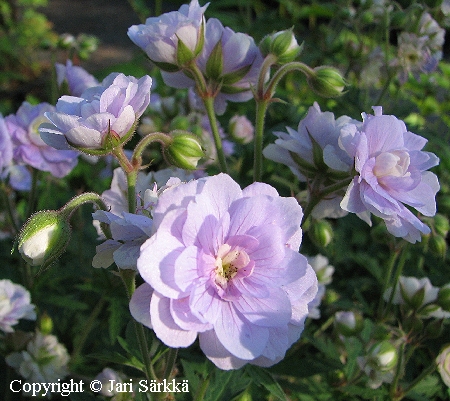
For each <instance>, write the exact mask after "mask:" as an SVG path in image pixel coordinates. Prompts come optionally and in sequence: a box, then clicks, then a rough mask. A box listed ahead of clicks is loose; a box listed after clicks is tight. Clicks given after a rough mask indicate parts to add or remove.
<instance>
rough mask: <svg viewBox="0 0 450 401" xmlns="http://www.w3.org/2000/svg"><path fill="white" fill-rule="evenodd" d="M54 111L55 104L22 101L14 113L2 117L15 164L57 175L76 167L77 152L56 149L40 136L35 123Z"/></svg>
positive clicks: (63, 174) (59, 176)
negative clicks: (11, 146) (9, 137)
mask: <svg viewBox="0 0 450 401" xmlns="http://www.w3.org/2000/svg"><path fill="white" fill-rule="evenodd" d="M54 110H55V107H54V106H52V105H50V104H48V103H39V104H37V105H32V104H30V103H28V102H23V103H22V105H21V106H20V107H19V109H18V110H17V113H16V114H10V115H9V116H6V117H5V124H6V128H7V130H8V132H9V134H10V136H11V139H12V144H13V160H14V162H15V164H16V165H29V166H32V167H34V168H35V169H37V170H41V171H48V172H50V173H51V174H52V175H53V176H54V177H58V178H61V177H64V176H66V175H67V174H69V173H70V172H71V171H72V169H73V168H74V167H75V166H76V164H77V162H78V160H77V159H78V155H79V153H78V152H75V151H74V150H56V149H54V148H52V147H51V146H48V145H47V144H46V143H45V142H44V141H43V140H42V139H41V137H40V135H39V131H38V128H39V125H40V124H41V123H42V122H44V121H47V120H46V118H45V117H44V114H45V113H46V112H53V111H54Z"/></svg>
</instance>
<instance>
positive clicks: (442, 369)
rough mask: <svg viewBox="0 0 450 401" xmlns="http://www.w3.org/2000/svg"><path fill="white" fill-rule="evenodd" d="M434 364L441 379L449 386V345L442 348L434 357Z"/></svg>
mask: <svg viewBox="0 0 450 401" xmlns="http://www.w3.org/2000/svg"><path fill="white" fill-rule="evenodd" d="M436 364H437V369H438V372H439V374H440V375H441V378H442V381H443V382H444V383H445V384H446V385H447V387H449V388H450V345H447V346H446V347H445V348H443V349H442V351H441V353H440V354H439V355H438V356H437V358H436Z"/></svg>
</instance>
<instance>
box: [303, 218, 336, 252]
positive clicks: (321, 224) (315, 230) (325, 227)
mask: <svg viewBox="0 0 450 401" xmlns="http://www.w3.org/2000/svg"><path fill="white" fill-rule="evenodd" d="M308 235H309V237H310V238H311V241H312V242H314V244H316V245H317V246H320V247H326V246H328V244H329V243H330V242H331V240H332V239H333V228H332V227H331V224H330V223H329V222H328V221H327V220H316V221H314V222H312V224H311V228H310V229H309V231H308Z"/></svg>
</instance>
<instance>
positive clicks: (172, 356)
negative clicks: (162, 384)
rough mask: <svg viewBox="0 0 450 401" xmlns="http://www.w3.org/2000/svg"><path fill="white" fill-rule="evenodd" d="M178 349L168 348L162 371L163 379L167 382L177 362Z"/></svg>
mask: <svg viewBox="0 0 450 401" xmlns="http://www.w3.org/2000/svg"><path fill="white" fill-rule="evenodd" d="M177 355H178V348H169V353H168V354H167V360H166V367H165V369H164V379H166V380H168V379H169V378H170V375H171V374H172V371H173V367H174V366H175V362H176V360H177Z"/></svg>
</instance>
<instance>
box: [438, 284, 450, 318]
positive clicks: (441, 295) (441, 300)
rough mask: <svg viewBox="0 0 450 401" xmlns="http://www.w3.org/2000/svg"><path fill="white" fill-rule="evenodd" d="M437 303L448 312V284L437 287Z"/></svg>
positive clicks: (449, 303) (449, 289)
mask: <svg viewBox="0 0 450 401" xmlns="http://www.w3.org/2000/svg"><path fill="white" fill-rule="evenodd" d="M437 304H438V305H439V306H440V307H441V308H442V309H443V310H445V311H446V312H450V284H447V285H444V286H443V287H441V288H440V289H439V292H438V298H437Z"/></svg>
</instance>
